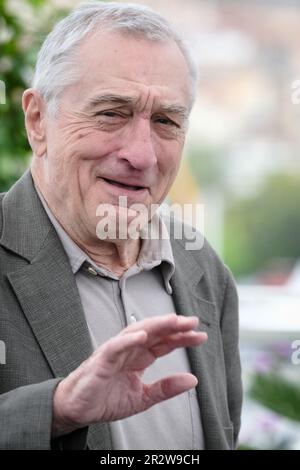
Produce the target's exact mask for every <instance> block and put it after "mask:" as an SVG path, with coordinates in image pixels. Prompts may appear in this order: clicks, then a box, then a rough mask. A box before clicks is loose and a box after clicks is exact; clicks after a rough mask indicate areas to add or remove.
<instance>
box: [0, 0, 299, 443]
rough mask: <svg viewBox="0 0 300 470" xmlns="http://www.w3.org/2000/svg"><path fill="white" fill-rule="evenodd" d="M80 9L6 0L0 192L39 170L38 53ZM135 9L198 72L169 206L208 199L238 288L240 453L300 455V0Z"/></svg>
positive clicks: (1, 2) (52, 1) (213, 234)
mask: <svg viewBox="0 0 300 470" xmlns="http://www.w3.org/2000/svg"><path fill="white" fill-rule="evenodd" d="M78 3H80V2H78V1H76V0H72V1H70V0H64V1H63V0H47V1H45V0H22V1H20V0H9V1H8V0H0V192H2V191H5V190H7V189H8V188H9V187H10V186H11V185H12V184H13V182H14V181H15V180H16V179H18V178H19V176H20V175H21V174H22V173H23V172H24V170H25V169H26V167H27V166H28V164H29V159H30V148H29V146H28V143H27V140H26V135H25V131H24V121H23V113H22V109H21V96H22V92H23V90H24V89H25V88H26V87H28V86H29V85H30V80H31V77H32V73H33V67H34V63H35V59H36V54H37V51H38V49H39V47H40V45H41V43H42V41H43V39H44V38H45V36H46V34H47V33H48V32H49V31H50V30H51V28H52V27H53V25H54V24H55V22H56V21H57V20H58V19H59V18H60V17H62V16H64V15H65V14H66V13H67V12H68V11H69V10H70V8H72V7H73V6H75V5H76V4H78ZM136 3H143V4H146V5H149V6H151V7H153V8H154V9H155V10H157V11H158V12H160V13H162V14H163V15H165V16H166V17H167V18H169V19H170V20H172V21H173V22H174V23H175V24H176V25H177V26H178V28H179V29H180V30H181V31H182V32H183V33H184V34H185V35H186V36H187V38H188V40H189V42H190V44H191V47H192V50H193V54H194V55H195V58H196V60H197V63H198V66H199V71H200V81H199V93H198V99H197V102H196V105H195V107H194V110H193V112H192V116H191V120H190V130H189V134H188V138H187V143H186V148H185V154H184V158H183V162H182V166H181V171H180V174H179V177H178V179H177V182H176V184H175V186H174V187H173V188H172V191H171V194H170V202H178V203H180V204H185V203H202V204H204V207H205V235H206V237H207V238H208V240H209V241H210V243H211V244H212V245H213V247H214V248H215V250H216V251H217V252H218V253H219V255H220V256H221V257H222V259H223V260H224V262H225V263H226V264H227V265H228V266H229V267H230V269H231V270H232V271H233V273H234V275H235V278H236V280H237V283H238V290H239V297H240V334H241V356H242V365H243V379H244V388H245V398H244V408H243V417H242V430H241V435H240V448H241V449H244V448H250V449H251V448H253V449H300V383H299V378H300V156H299V148H300V36H299V31H300V2H299V1H296V0H294V1H292V0H260V1H259V0H252V1H251V2H248V1H246V0H240V1H238V0H235V1H234V0H226V1H213V0H210V1H201V0H185V1H184V2H183V1H180V0H172V1H170V0H143V1H142V2H139V1H138V0H136ZM297 341H298V343H297ZM297 348H298V350H297ZM297 351H299V353H298V354H297Z"/></svg>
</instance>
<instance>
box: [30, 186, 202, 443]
mask: <svg viewBox="0 0 300 470" xmlns="http://www.w3.org/2000/svg"><path fill="white" fill-rule="evenodd" d="M38 194H39V196H40V199H41V201H42V204H43V206H44V208H45V210H46V212H47V214H48V216H49V219H50V221H51V222H52V224H53V225H54V227H55V229H56V231H57V234H58V236H59V238H60V240H61V243H62V244H63V247H64V249H65V251H66V253H67V255H68V257H69V260H70V265H71V268H72V271H73V274H74V275H75V279H76V284H77V287H78V290H79V294H80V298H81V302H82V306H83V310H84V313H85V316H86V321H87V325H88V328H89V332H90V335H91V340H92V344H93V346H94V348H95V349H96V348H97V347H98V346H100V345H101V344H103V343H104V342H105V341H107V340H108V339H109V338H111V337H112V336H115V335H117V334H118V333H119V332H120V331H121V330H122V329H123V328H125V327H126V326H127V325H129V324H130V323H132V322H136V321H139V320H143V319H145V318H149V317H151V316H156V315H164V314H168V313H171V312H175V306H174V302H173V299H172V288H171V285H170V279H171V277H172V275H173V273H174V270H175V264H174V258H173V253H172V247H171V243H170V240H169V239H168V238H167V237H164V236H163V237H162V238H158V239H145V240H143V241H142V244H141V250H140V254H139V257H138V260H137V262H136V263H135V264H134V265H133V266H131V267H130V268H129V269H128V270H127V271H126V272H125V273H124V274H123V275H122V276H121V277H120V278H119V277H117V276H116V275H114V274H113V273H112V272H110V271H108V270H106V269H104V268H102V267H99V266H98V265H96V264H95V263H94V262H93V261H92V260H91V259H90V258H89V257H88V255H87V254H86V253H85V252H84V251H83V250H81V248H79V246H78V245H76V244H75V243H74V241H73V240H72V239H71V238H70V237H69V235H68V234H67V233H66V231H65V230H64V229H63V228H62V226H61V225H60V224H59V223H58V221H57V220H56V219H55V217H54V215H53V214H52V212H51V210H50V209H49V207H48V205H47V203H46V201H45V200H44V198H43V196H42V195H41V193H40V192H39V191H38ZM151 223H152V224H154V227H152V234H153V233H158V232H157V230H159V229H161V230H162V232H161V233H164V234H165V233H166V230H167V229H166V227H165V226H164V222H163V220H162V218H160V217H159V216H158V215H155V216H154V217H153V219H152V221H151ZM153 228H154V231H153ZM178 372H190V365H189V361H188V357H187V353H186V350H185V349H183V348H181V349H177V350H175V351H173V352H172V353H170V354H168V355H167V356H164V357H161V358H159V359H157V360H156V361H155V363H154V364H153V365H152V366H151V367H149V368H148V369H147V370H146V372H145V374H144V376H143V380H144V382H145V383H152V382H155V381H157V380H159V379H160V378H162V377H166V376H169V375H172V374H174V373H178ZM110 430H111V435H112V442H113V449H115V450H128V449H130V450H131V449H143V450H147V449H152V450H161V449H166V450H172V449H173V450H177V449H182V450H191V449H197V450H200V449H203V448H204V440H203V431H202V426H201V417H200V409H199V405H198V400H197V397H196V392H195V390H192V391H189V392H186V393H183V394H181V395H179V396H177V397H174V398H172V399H170V400H167V401H165V402H162V403H160V404H158V405H155V406H154V407H152V408H150V409H149V410H147V411H145V412H143V413H139V414H137V415H134V416H131V417H129V418H126V419H123V420H119V421H115V422H112V423H110Z"/></svg>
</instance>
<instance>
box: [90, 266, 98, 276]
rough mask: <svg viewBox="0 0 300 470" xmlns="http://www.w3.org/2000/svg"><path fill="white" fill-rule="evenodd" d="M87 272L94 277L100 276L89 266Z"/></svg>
mask: <svg viewBox="0 0 300 470" xmlns="http://www.w3.org/2000/svg"><path fill="white" fill-rule="evenodd" d="M87 270H88V272H89V273H90V274H93V276H98V273H97V271H96V270H95V269H94V268H92V266H89V267H88V268H87Z"/></svg>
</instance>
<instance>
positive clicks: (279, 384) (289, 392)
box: [249, 373, 300, 422]
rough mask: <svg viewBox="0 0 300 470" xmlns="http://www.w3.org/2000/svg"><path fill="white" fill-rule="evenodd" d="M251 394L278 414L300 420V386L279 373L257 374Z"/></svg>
mask: <svg viewBox="0 0 300 470" xmlns="http://www.w3.org/2000/svg"><path fill="white" fill-rule="evenodd" d="M249 395H250V397H251V398H253V399H254V400H256V401H257V402H259V403H261V404H262V405H264V406H265V407H266V408H269V409H270V410H272V411H274V412H276V413H277V414H279V415H281V416H285V417H286V418H289V419H292V420H294V421H297V422H300V387H299V386H297V385H295V384H294V383H290V382H288V381H287V380H285V379H283V378H282V377H281V376H280V375H279V374H276V373H270V374H268V375H266V374H256V375H255V377H254V379H253V383H252V385H251V389H250V392H249Z"/></svg>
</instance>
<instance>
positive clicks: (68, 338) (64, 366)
mask: <svg viewBox="0 0 300 470" xmlns="http://www.w3.org/2000/svg"><path fill="white" fill-rule="evenodd" d="M3 208H4V209H3V212H4V231H3V234H2V237H1V240H0V243H1V244H2V245H3V246H5V247H6V248H8V249H9V250H11V251H13V252H15V253H17V254H18V255H20V256H21V257H22V258H23V259H25V260H27V263H24V261H23V262H21V261H20V263H18V264H17V263H16V264H15V267H14V268H12V270H11V271H10V272H9V273H8V280H9V282H10V284H11V286H12V288H13V290H14V292H15V295H16V297H17V299H18V301H19V303H20V305H21V308H22V310H23V312H24V314H25V316H26V318H27V320H28V322H29V324H30V326H31V328H32V331H33V334H34V336H35V338H36V340H37V342H38V344H39V346H40V348H41V349H42V351H43V353H44V355H45V359H46V360H47V362H48V365H49V367H50V369H51V371H52V373H53V376H54V377H65V376H67V375H68V374H69V373H70V372H71V371H72V370H74V369H75V368H76V367H78V366H79V365H80V364H81V363H82V362H83V361H84V360H85V359H87V357H88V356H89V355H90V354H91V353H92V345H91V341H90V335H89V332H88V327H87V324H86V321H85V316H84V312H83V308H82V304H81V300H80V297H79V293H78V289H77V286H76V282H75V278H74V275H73V273H72V270H71V267H70V264H69V260H68V258H67V255H66V253H65V251H64V249H63V247H62V245H61V243H60V240H59V238H58V237H57V234H56V231H55V229H54V228H53V226H52V224H51V223H50V221H49V219H48V217H47V215H46V213H45V211H44V209H43V207H42V204H41V202H40V200H39V198H38V195H37V193H36V191H35V189H34V186H33V182H32V178H31V175H30V173H29V172H27V173H26V174H25V175H24V176H23V177H22V178H21V180H20V181H19V182H18V183H17V184H16V185H15V186H14V187H13V188H12V189H11V190H10V191H9V193H7V194H6V196H5V197H4V201H3ZM16 266H19V267H18V268H17V269H16ZM88 443H89V445H90V447H91V448H97V449H108V448H110V446H111V443H110V433H109V428H108V425H107V424H99V425H94V426H91V427H90V433H89V440H88Z"/></svg>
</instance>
